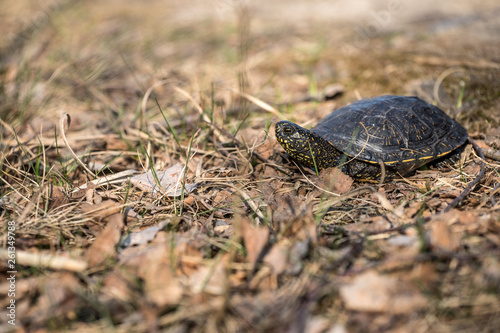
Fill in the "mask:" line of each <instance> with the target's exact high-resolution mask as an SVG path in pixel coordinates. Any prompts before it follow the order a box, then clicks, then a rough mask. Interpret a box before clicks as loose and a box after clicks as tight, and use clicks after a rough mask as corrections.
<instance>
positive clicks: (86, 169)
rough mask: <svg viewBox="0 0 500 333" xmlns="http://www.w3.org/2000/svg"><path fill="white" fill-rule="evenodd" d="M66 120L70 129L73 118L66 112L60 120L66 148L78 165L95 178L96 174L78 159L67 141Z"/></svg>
mask: <svg viewBox="0 0 500 333" xmlns="http://www.w3.org/2000/svg"><path fill="white" fill-rule="evenodd" d="M65 120H66V122H67V124H68V127H69V125H70V124H71V117H70V115H69V114H67V113H66V112H64V113H63V115H62V116H61V119H59V127H60V129H61V135H62V137H63V140H64V143H65V144H66V147H68V149H69V151H70V152H71V155H73V157H74V159H75V160H76V161H77V162H78V164H80V165H81V166H82V167H83V168H84V169H85V171H87V172H88V173H89V174H90V175H92V177H94V178H95V174H94V173H93V172H92V171H90V169H89V168H87V166H86V165H85V164H84V163H83V162H82V161H81V160H80V158H78V156H76V154H75V152H74V151H73V149H72V148H71V146H70V145H69V143H68V139H66V133H65V131H64V121H65Z"/></svg>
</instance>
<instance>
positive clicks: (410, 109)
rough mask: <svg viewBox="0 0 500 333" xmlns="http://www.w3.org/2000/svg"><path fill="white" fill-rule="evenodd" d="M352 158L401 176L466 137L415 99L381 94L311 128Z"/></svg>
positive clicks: (454, 124) (442, 115) (436, 110)
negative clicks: (383, 167) (381, 165)
mask: <svg viewBox="0 0 500 333" xmlns="http://www.w3.org/2000/svg"><path fill="white" fill-rule="evenodd" d="M312 131H313V132H315V133H317V134H318V135H320V136H321V137H322V138H324V139H326V140H328V141H329V142H330V143H331V144H332V145H333V146H334V147H335V148H337V149H338V150H340V151H342V152H344V153H345V154H347V155H348V156H351V157H353V158H355V159H357V160H362V161H365V162H369V163H379V162H380V161H382V162H383V163H384V164H386V165H388V166H390V167H391V168H393V169H395V170H396V171H397V172H399V173H400V174H402V175H404V174H406V173H409V172H411V171H412V170H414V169H416V168H418V167H420V166H421V165H424V164H427V163H429V162H431V161H432V160H435V159H437V158H439V157H441V156H445V155H447V154H448V153H450V152H452V151H453V150H455V149H457V148H458V147H460V146H462V145H463V144H464V143H465V142H466V141H467V139H468V134H467V130H466V129H465V128H463V127H462V126H461V125H460V124H458V123H457V122H456V121H454V120H453V119H451V118H450V117H449V116H448V115H447V114H446V113H445V112H444V111H442V110H441V109H439V108H438V107H436V106H434V105H431V104H429V103H427V102H425V101H423V100H421V99H419V98H418V97H407V96H381V97H377V98H373V99H366V100H361V101H358V102H355V103H353V104H350V105H348V106H345V107H343V108H340V109H338V110H336V111H334V112H332V113H331V114H329V115H328V116H326V117H325V118H324V119H323V120H321V121H320V122H319V123H318V125H317V126H316V127H314V128H313V129H312Z"/></svg>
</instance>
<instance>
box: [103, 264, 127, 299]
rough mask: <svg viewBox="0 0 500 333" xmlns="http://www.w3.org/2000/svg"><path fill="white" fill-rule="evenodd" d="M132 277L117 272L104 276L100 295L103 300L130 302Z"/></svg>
mask: <svg viewBox="0 0 500 333" xmlns="http://www.w3.org/2000/svg"><path fill="white" fill-rule="evenodd" d="M132 279H133V277H132V276H130V275H127V274H123V273H122V272H120V271H119V270H116V269H115V270H113V271H111V272H110V273H108V274H106V276H104V278H103V281H102V289H101V293H102V296H103V298H104V299H109V300H113V299H118V300H120V301H124V302H126V301H130V299H131V295H132V290H131V289H130V286H131V285H132V283H131V280H132Z"/></svg>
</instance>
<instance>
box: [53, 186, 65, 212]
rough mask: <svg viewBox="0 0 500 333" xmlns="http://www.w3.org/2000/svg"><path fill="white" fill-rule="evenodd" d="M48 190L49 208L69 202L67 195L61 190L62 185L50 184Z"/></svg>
mask: <svg viewBox="0 0 500 333" xmlns="http://www.w3.org/2000/svg"><path fill="white" fill-rule="evenodd" d="M48 190H49V200H50V201H49V210H52V209H54V208H57V207H60V206H62V205H64V204H66V203H68V202H69V198H68V196H67V195H66V194H65V193H64V192H63V191H62V187H60V186H54V185H52V184H50V185H49V186H48Z"/></svg>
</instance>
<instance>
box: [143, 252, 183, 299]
mask: <svg viewBox="0 0 500 333" xmlns="http://www.w3.org/2000/svg"><path fill="white" fill-rule="evenodd" d="M158 250H159V251H157V252H156V253H155V254H154V255H153V254H151V253H150V255H151V256H150V257H149V260H148V261H147V262H145V263H144V266H145V267H144V272H143V277H144V291H145V293H146V297H147V298H148V299H149V300H150V301H152V302H153V303H155V304H156V305H157V306H159V307H163V306H165V305H175V304H177V303H179V301H180V299H181V297H182V294H183V288H182V285H181V283H180V282H179V280H178V278H177V277H176V276H175V275H174V272H173V270H172V269H173V268H172V265H171V263H170V260H169V255H170V252H169V251H168V248H167V247H166V246H161V247H158Z"/></svg>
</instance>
